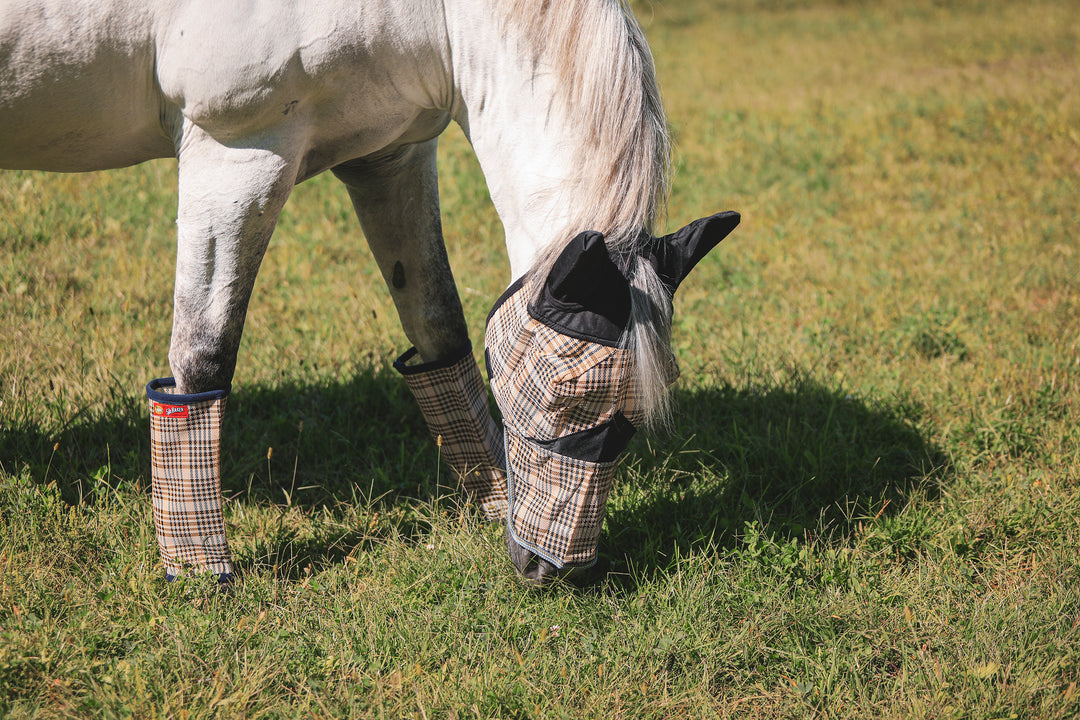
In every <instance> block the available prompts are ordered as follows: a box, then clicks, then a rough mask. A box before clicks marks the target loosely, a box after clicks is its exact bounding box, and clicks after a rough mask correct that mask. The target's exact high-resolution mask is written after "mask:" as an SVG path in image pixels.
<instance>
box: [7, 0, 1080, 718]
mask: <svg viewBox="0 0 1080 720" xmlns="http://www.w3.org/2000/svg"><path fill="white" fill-rule="evenodd" d="M635 9H636V11H637V12H638V15H639V17H641V18H642V20H643V22H644V24H645V26H646V30H647V33H648V36H649V38H650V42H651V43H652V46H653V52H654V54H655V56H656V59H657V63H658V69H659V74H660V79H661V85H662V90H663V92H664V96H665V100H666V104H667V107H668V110H669V114H670V117H671V120H672V123H673V130H674V131H675V133H676V137H677V141H678V152H677V170H678V172H677V175H676V177H675V182H674V192H673V196H672V198H671V205H670V213H669V215H670V219H669V222H668V227H676V226H677V225H679V224H682V223H683V222H685V221H688V220H690V219H692V218H693V217H697V216H700V215H704V214H707V213H709V212H713V211H716V210H720V209H727V208H732V209H738V210H740V211H742V213H743V217H744V220H743V224H742V226H741V227H740V228H739V230H737V231H736V233H735V234H734V235H733V236H732V237H731V238H729V239H728V240H726V241H725V242H724V244H723V245H721V247H720V248H719V249H718V251H716V252H715V253H714V257H710V258H709V259H707V260H706V261H704V262H703V263H702V265H701V266H700V267H699V269H698V270H696V271H695V273H694V275H693V276H691V278H690V279H689V280H688V281H687V283H685V284H684V286H683V287H682V289H680V291H679V297H678V298H677V300H676V326H675V345H676V348H677V352H678V355H679V358H680V362H681V365H682V368H683V376H682V379H681V380H680V384H679V385H678V388H677V390H676V394H677V398H678V407H679V412H678V414H677V419H676V422H675V426H674V428H673V429H672V431H671V432H670V433H667V434H662V435H658V436H653V437H644V436H640V437H638V438H636V439H635V441H634V443H633V445H632V448H631V454H630V456H629V457H628V459H627V461H626V462H625V463H624V465H623V467H622V469H621V470H620V474H619V476H618V479H617V485H616V489H615V492H614V494H613V497H612V499H611V502H610V503H609V508H608V517H607V522H606V525H605V531H604V535H603V538H602V545H601V552H602V554H603V556H604V558H605V560H606V561H608V562H610V563H611V565H612V572H611V574H610V575H609V576H608V577H607V579H606V580H605V581H604V582H602V583H601V584H599V585H597V586H595V587H591V588H588V589H585V590H574V589H571V588H565V587H559V588H555V589H553V590H552V591H549V592H542V593H535V592H530V591H528V590H527V589H525V588H523V587H522V586H521V585H520V584H518V583H517V582H516V581H515V580H514V578H513V576H512V573H511V570H510V566H509V563H508V562H507V561H506V558H505V556H504V551H503V550H502V540H501V534H500V531H499V528H498V527H493V526H485V525H483V524H482V523H480V522H479V520H478V519H477V518H476V516H475V515H474V514H473V513H472V511H471V510H469V509H467V508H462V507H460V505H459V504H458V502H457V500H456V495H455V492H454V489H453V488H449V487H443V486H442V485H440V483H442V482H445V480H446V473H445V472H442V473H440V472H439V471H438V470H437V461H438V458H437V450H436V448H435V447H434V444H433V443H431V442H430V440H429V439H427V438H426V435H425V432H424V430H423V428H422V425H421V420H420V417H419V413H418V412H417V410H416V409H415V407H414V405H413V403H412V400H411V398H410V397H409V395H408V393H407V391H406V390H405V389H404V387H403V384H402V383H401V382H400V379H399V378H397V377H396V376H395V375H394V373H393V371H392V370H391V369H390V367H389V362H390V360H391V359H392V358H393V357H395V356H396V353H398V352H400V351H402V350H404V349H405V348H404V339H403V336H402V333H401V332H400V330H399V328H398V326H397V323H396V319H395V316H394V312H393V308H392V304H391V303H390V301H389V297H388V293H387V292H386V291H385V289H384V288H383V287H382V282H381V279H380V277H379V275H378V272H377V270H376V268H375V265H374V263H373V261H372V260H371V258H370V255H369V254H368V252H367V250H366V248H365V247H364V244H363V241H362V238H361V235H360V231H359V228H358V223H357V222H356V221H355V219H354V218H353V216H352V213H351V210H350V208H349V206H348V201H347V198H346V196H345V193H344V192H343V191H342V189H341V188H340V187H338V186H337V185H336V184H335V182H334V181H333V179H332V178H329V177H319V178H316V179H315V180H313V181H310V182H308V183H306V184H304V185H302V186H300V187H299V188H297V190H296V192H295V194H294V197H293V199H292V200H291V201H290V203H289V205H288V206H287V208H286V212H285V215H284V217H283V218H282V221H281V223H280V225H279V228H278V231H277V233H276V234H275V237H274V239H273V241H272V243H271V247H270V250H269V252H268V254H267V257H266V260H265V263H264V266H263V270H262V273H261V274H260V278H259V281H258V283H257V286H256V290H255V295H254V299H253V301H252V308H251V313H250V316H249V321H248V325H247V329H246V333H245V338H244V343H243V345H242V348H241V356H240V364H239V367H238V371H237V377H236V381H235V389H236V391H235V392H234V393H233V395H232V397H231V398H230V401H229V403H230V405H229V411H228V413H227V419H226V426H225V427H226V430H225V437H224V438H223V442H224V448H223V456H224V463H225V472H224V475H225V479H224V489H225V495H226V497H227V502H226V514H227V521H228V525H229V531H230V535H231V539H232V544H233V549H234V553H235V555H236V556H237V559H238V562H239V564H240V567H241V568H242V570H243V573H244V582H243V584H242V585H241V586H240V587H239V588H238V589H237V590H236V592H235V593H233V594H232V595H231V596H222V595H220V594H218V593H217V592H216V591H215V589H214V588H213V586H212V584H211V583H208V582H204V581H203V580H202V579H198V578H195V579H189V580H186V581H183V582H179V583H174V584H165V583H164V582H162V579H161V572H160V568H159V562H158V559H157V557H156V549H155V548H154V542H153V531H152V525H151V518H150V503H149V498H148V472H147V468H148V467H149V452H148V443H147V436H148V432H147V420H146V407H145V399H144V397H143V394H142V386H143V385H144V384H145V383H146V382H147V381H148V380H150V379H151V378H154V377H158V376H161V375H164V374H167V363H166V349H167V347H168V338H169V330H170V322H171V292H172V269H173V262H174V258H173V254H174V240H173V219H174V217H175V210H176V208H175V202H176V200H175V179H174V173H175V164H174V163H169V162H161V163H151V164H148V165H145V166H141V167H138V168H132V169H128V170H124V171H117V172H110V173H98V174H90V175H68V176H61V175H44V174H38V173H23V172H5V173H2V174H0V208H3V210H2V212H0V248H2V252H3V256H4V263H0V337H2V338H3V339H4V342H3V343H2V345H0V400H2V404H0V428H2V430H3V432H2V435H0V508H2V512H0V714H2V715H5V716H8V717H13V718H23V717H35V718H59V717H140V718H142V717H171V718H184V717H187V718H198V717H226V718H227V717H283V718H287V717H298V718H299V717H421V718H425V717H426V718H435V717H445V718H465V717H500V718H502V717H518V718H533V717H536V718H540V717H543V718H549V717H550V718H558V717H597V716H604V717H611V718H623V717H626V718H667V717H735V718H774V717H792V718H805V717H822V718H824V717H828V718H868V717H881V718H891V717H904V718H907V717H926V718H988V719H989V718H994V719H1005V718H1013V717H1015V718H1066V717H1074V716H1076V715H1077V714H1080V691H1078V688H1077V685H1078V683H1080V590H1078V588H1080V582H1078V581H1080V572H1078V570H1077V567H1078V565H1077V561H1076V558H1077V554H1078V552H1080V523H1078V521H1077V519H1076V518H1077V515H1078V512H1080V431H1078V430H1077V428H1078V427H1080V423H1078V420H1080V386H1078V382H1077V380H1078V374H1080V313H1078V310H1080V282H1078V280H1080V279H1078V276H1077V271H1076V267H1077V258H1076V255H1077V253H1080V244H1078V233H1077V230H1078V221H1077V216H1076V198H1077V197H1078V196H1080V180H1078V178H1080V131H1078V130H1077V128H1080V93H1078V91H1077V88H1080V70H1078V68H1080V57H1078V56H1077V50H1076V48H1077V47H1078V39H1080V38H1078V33H1080V25H1078V23H1077V20H1076V18H1077V17H1080V12H1078V11H1080V7H1078V6H1077V4H1076V3H1075V2H1066V3H1061V2H1053V3H1052V2H1038V1H1036V2H1031V3H1022V4H1016V3H1004V2H994V1H992V0H987V1H985V2H981V3H976V4H962V3H955V4H954V3H948V2H929V1H924V0H917V1H916V2H909V3H900V2H884V3H876V4H863V3H851V2H835V3H834V2H814V3H810V4H807V3H788V2H783V1H776V0H759V1H757V2H754V1H752V0H730V1H727V2H722V3H706V2H694V1H692V0H687V1H685V2H669V3H653V4H646V3H637V4H636V5H635ZM440 170H441V174H442V182H443V186H442V195H443V202H444V208H443V216H444V223H445V230H446V235H447V240H448V245H449V252H450V258H451V262H452V264H453V266H454V268H455V269H456V274H457V277H458V281H459V285H460V287H461V294H462V300H463V303H464V306H465V310H466V313H467V316H468V318H469V321H470V325H471V327H472V328H473V330H474V335H475V337H474V342H475V344H476V345H477V346H479V344H480V343H479V340H480V338H479V332H480V328H481V327H482V324H483V319H484V316H485V315H486V312H487V310H488V308H489V307H490V304H491V302H492V301H493V300H494V298H495V297H496V296H497V295H498V293H499V291H500V290H501V288H502V286H503V285H504V284H505V282H506V280H507V274H508V270H507V265H506V263H505V259H504V257H505V256H504V253H503V251H502V247H501V242H502V240H501V230H500V227H499V224H498V219H497V217H496V216H495V214H494V212H493V210H492V209H491V207H490V204H489V202H488V199H487V195H486V191H485V189H484V185H483V179H482V176H481V174H480V172H479V170H478V168H477V167H476V165H475V162H474V161H473V160H472V158H471V155H470V153H469V150H468V148H467V146H466V144H465V143H464V141H463V140H462V138H461V137H460V134H459V133H457V132H456V131H455V132H452V133H451V134H449V135H448V137H447V138H446V140H445V141H444V142H443V144H442V148H441V160H440ZM477 269H479V271H478V270H477ZM271 449H272V450H271Z"/></svg>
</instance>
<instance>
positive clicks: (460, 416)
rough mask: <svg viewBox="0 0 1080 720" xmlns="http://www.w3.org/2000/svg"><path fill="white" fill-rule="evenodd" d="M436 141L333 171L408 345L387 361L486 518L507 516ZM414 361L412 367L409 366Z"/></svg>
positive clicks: (499, 448) (500, 461)
mask: <svg viewBox="0 0 1080 720" xmlns="http://www.w3.org/2000/svg"><path fill="white" fill-rule="evenodd" d="M435 149H436V141H435V140H431V141H429V142H427V143H423V144H420V145H412V146H408V147H406V148H404V149H402V150H399V151H397V152H395V153H393V154H392V155H388V156H385V157H381V158H378V159H365V160H362V161H356V162H352V163H349V164H347V165H343V166H340V167H337V168H335V169H334V173H335V174H336V175H337V176H338V177H339V178H340V179H341V180H342V181H343V182H344V183H345V185H346V186H347V187H348V189H349V195H350V197H351V198H352V201H353V205H354V207H355V208H356V213H357V216H358V217H359V218H360V223H361V225H362V227H363V229H364V235H365V236H366V237H367V240H368V244H369V245H370V247H371V250H372V253H373V254H374V256H375V260H376V262H377V263H378V264H379V268H380V270H381V271H382V274H383V278H384V279H385V280H386V284H387V287H389V289H390V294H391V296H392V297H393V299H394V305H395V306H396V308H397V311H398V316H399V317H400V319H401V325H402V327H403V328H404V330H405V335H406V336H407V337H408V338H409V340H410V341H411V342H412V343H413V345H414V347H413V348H412V349H410V350H409V351H408V352H406V353H405V354H404V355H402V356H401V357H400V358H399V359H398V360H397V362H395V363H394V367H396V368H397V369H398V370H399V371H400V372H401V374H402V375H403V376H404V378H405V381H406V384H407V385H408V387H409V389H410V391H412V393H413V396H414V397H415V398H416V400H417V403H418V404H419V405H420V409H421V412H422V413H423V415H424V420H425V422H426V423H427V426H428V430H429V431H430V432H431V435H432V437H433V438H435V439H436V441H437V442H441V447H442V456H443V458H444V459H445V460H446V462H447V464H448V465H450V467H451V468H452V469H453V470H454V471H455V473H456V474H457V475H458V477H459V478H460V479H461V482H462V484H463V485H464V487H465V491H466V493H467V494H468V495H469V496H470V497H471V498H472V500H473V501H474V502H476V503H477V504H478V505H479V506H480V507H481V509H482V510H483V512H484V514H485V516H486V517H488V518H489V519H501V518H504V517H505V516H506V478H505V474H504V472H503V468H504V467H505V458H504V454H503V444H502V433H501V432H500V430H499V428H498V427H497V426H496V424H495V422H494V420H492V418H491V413H490V412H489V410H488V404H487V390H486V388H485V385H484V380H483V378H482V377H481V375H480V369H479V368H478V367H477V365H476V361H475V360H474V359H473V355H472V345H471V343H470V342H469V333H468V328H467V326H466V323H465V315H464V313H463V312H462V309H461V301H460V299H459V298H458V292H457V287H456V285H455V284H454V277H453V274H452V273H451V270H450V263H449V261H448V260H447V257H446V247H445V245H444V243H443V237H442V224H441V221H440V217H439V189H438V178H437V176H436V170H435ZM414 361H418V362H414Z"/></svg>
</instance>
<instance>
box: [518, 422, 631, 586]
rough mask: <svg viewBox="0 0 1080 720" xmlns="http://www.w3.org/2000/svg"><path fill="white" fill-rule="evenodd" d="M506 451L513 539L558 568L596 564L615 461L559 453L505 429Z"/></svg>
mask: <svg viewBox="0 0 1080 720" xmlns="http://www.w3.org/2000/svg"><path fill="white" fill-rule="evenodd" d="M506 455H507V460H508V461H509V464H510V468H511V471H510V507H511V508H512V510H511V520H510V522H508V523H507V525H508V529H509V532H510V536H511V537H512V538H513V539H514V541H515V542H517V543H518V544H519V545H521V546H523V547H526V548H529V549H531V550H532V551H533V552H535V553H536V554H537V555H539V556H540V557H542V558H544V559H545V560H548V561H549V562H551V563H553V564H555V565H556V566H557V567H565V566H571V565H572V566H587V565H591V564H592V563H594V562H595V561H596V548H597V542H598V540H599V538H600V527H601V525H602V524H603V521H604V506H605V505H606V504H607V498H608V493H609V492H610V491H611V484H612V480H613V479H614V477H615V466H616V465H617V464H618V461H617V460H612V461H609V462H602V463H596V462H589V461H588V460H579V459H577V458H572V457H567V456H566V455H559V454H558V453H553V452H551V451H550V450H548V449H547V448H545V447H543V446H541V445H538V444H536V443H530V442H529V441H528V440H526V439H525V438H523V437H522V436H521V435H518V434H517V433H515V432H514V431H513V430H511V429H509V428H507V430H506ZM519 472H521V474H519Z"/></svg>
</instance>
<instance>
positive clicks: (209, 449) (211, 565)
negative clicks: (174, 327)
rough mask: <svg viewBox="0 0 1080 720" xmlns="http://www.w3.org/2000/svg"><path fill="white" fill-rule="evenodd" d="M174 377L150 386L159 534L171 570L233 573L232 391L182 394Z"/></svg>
mask: <svg viewBox="0 0 1080 720" xmlns="http://www.w3.org/2000/svg"><path fill="white" fill-rule="evenodd" d="M175 391H176V383H175V381H173V379H172V378H163V379H160V380H154V381H153V382H151V383H150V384H149V385H147V388H146V394H147V397H148V398H149V401H150V465H151V467H150V469H151V481H152V487H153V503H154V530H155V531H156V533H157V540H158V548H159V549H160V551H161V559H162V561H163V562H164V564H165V572H166V573H167V574H168V575H170V576H175V575H178V574H179V573H180V571H181V570H183V569H184V568H190V569H192V570H195V571H196V572H212V573H215V574H217V575H219V576H228V575H229V574H231V573H232V571H233V565H232V561H231V559H230V558H229V546H228V543H227V542H226V538H225V521H224V518H223V516H222V506H221V465H220V451H221V447H220V438H221V417H222V414H223V412H224V410H225V400H226V397H227V395H228V392H227V391H217V392H209V393H200V394H198V395H177V394H175Z"/></svg>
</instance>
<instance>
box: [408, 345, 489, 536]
mask: <svg viewBox="0 0 1080 720" xmlns="http://www.w3.org/2000/svg"><path fill="white" fill-rule="evenodd" d="M416 354H417V351H416V348H412V349H410V350H409V351H408V352H406V353H405V354H404V355H402V356H401V357H400V358H398V359H397V360H396V361H395V362H394V368H395V369H397V371H398V372H400V373H401V374H402V376H403V377H404V378H405V384H406V385H407V386H408V387H409V390H410V391H411V392H412V394H413V397H415V398H416V402H417V404H419V406H420V411H421V412H422V413H423V415H424V421H425V422H426V423H427V427H428V430H429V431H430V432H431V437H432V438H436V439H437V438H439V437H441V438H442V456H443V459H445V460H446V464H447V465H449V466H450V468H451V469H452V470H453V471H454V472H455V473H456V474H457V476H458V477H459V478H460V480H461V484H462V485H463V486H464V487H465V492H466V494H467V495H468V496H469V498H470V499H471V500H472V501H473V502H475V503H476V504H477V505H479V506H480V509H481V510H482V511H483V513H484V516H485V517H486V518H487V519H488V520H502V519H504V518H505V517H506V475H505V473H504V472H503V468H504V467H506V457H505V454H504V451H503V443H502V435H501V433H500V432H499V429H498V427H497V426H496V424H495V421H494V420H493V419H492V417H491V413H490V412H489V410H488V400H487V390H486V388H485V385H484V378H483V377H482V376H481V375H480V368H478V367H477V366H476V361H475V360H474V359H473V356H472V347H471V346H466V347H465V348H464V350H463V351H462V352H461V353H457V354H455V355H454V356H452V357H451V358H450V359H448V360H445V361H442V362H434V363H423V364H420V365H409V364H408V363H409V361H410V360H411V359H413V358H414V357H416Z"/></svg>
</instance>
